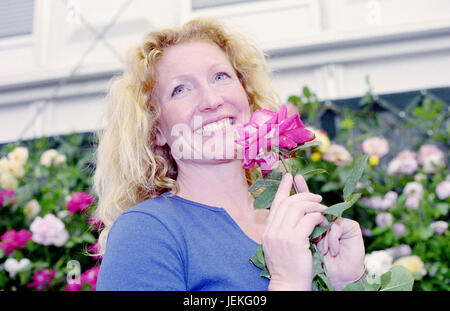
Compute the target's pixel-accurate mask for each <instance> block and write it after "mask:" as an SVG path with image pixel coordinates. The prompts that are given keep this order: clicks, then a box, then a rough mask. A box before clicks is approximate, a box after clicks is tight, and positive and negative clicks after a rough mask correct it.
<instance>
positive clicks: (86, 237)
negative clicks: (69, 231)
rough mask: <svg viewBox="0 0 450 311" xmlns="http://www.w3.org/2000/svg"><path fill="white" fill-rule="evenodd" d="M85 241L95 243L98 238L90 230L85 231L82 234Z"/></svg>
mask: <svg viewBox="0 0 450 311" xmlns="http://www.w3.org/2000/svg"><path fill="white" fill-rule="evenodd" d="M81 238H82V239H83V241H85V242H88V243H94V242H95V241H96V240H97V239H96V238H95V237H94V236H93V235H92V234H91V233H89V232H85V233H83V234H82V235H81Z"/></svg>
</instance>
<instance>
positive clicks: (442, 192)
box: [436, 180, 450, 200]
mask: <svg viewBox="0 0 450 311" xmlns="http://www.w3.org/2000/svg"><path fill="white" fill-rule="evenodd" d="M436 195H437V197H438V198H439V200H445V199H447V198H448V197H450V181H449V180H444V181H441V182H440V183H438V184H437V185H436Z"/></svg>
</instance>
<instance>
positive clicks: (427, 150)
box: [418, 144, 445, 173]
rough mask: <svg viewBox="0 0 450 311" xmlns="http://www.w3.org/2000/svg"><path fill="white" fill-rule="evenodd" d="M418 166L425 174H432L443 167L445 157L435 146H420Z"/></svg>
mask: <svg viewBox="0 0 450 311" xmlns="http://www.w3.org/2000/svg"><path fill="white" fill-rule="evenodd" d="M418 160H419V164H420V165H422V166H423V170H424V171H425V173H434V172H436V171H437V170H438V169H440V168H442V167H445V155H444V152H442V150H440V149H439V148H438V147H437V146H435V145H430V144H427V145H422V146H421V147H420V149H419V159H418Z"/></svg>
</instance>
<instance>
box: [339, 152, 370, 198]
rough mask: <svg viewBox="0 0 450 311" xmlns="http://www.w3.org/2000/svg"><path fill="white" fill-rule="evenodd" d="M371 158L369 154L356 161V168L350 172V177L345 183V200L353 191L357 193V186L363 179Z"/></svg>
mask: <svg viewBox="0 0 450 311" xmlns="http://www.w3.org/2000/svg"><path fill="white" fill-rule="evenodd" d="M368 158H369V154H365V155H363V156H361V157H359V158H358V160H356V163H355V166H354V167H353V169H352V171H351V172H350V176H349V177H348V178H347V180H346V181H345V186H344V199H347V198H348V197H349V196H350V195H351V194H352V193H353V191H355V188H356V184H357V183H358V181H359V179H360V178H361V176H362V174H363V172H364V168H365V167H366V163H367V159H368Z"/></svg>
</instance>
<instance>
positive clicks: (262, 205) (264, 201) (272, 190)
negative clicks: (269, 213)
mask: <svg viewBox="0 0 450 311" xmlns="http://www.w3.org/2000/svg"><path fill="white" fill-rule="evenodd" d="M277 190H278V185H272V186H268V187H267V188H266V190H264V191H263V192H261V194H260V195H258V196H257V197H256V199H255V201H254V202H253V206H254V208H255V209H268V208H270V206H271V205H272V202H273V199H274V198H275V194H276V193H277Z"/></svg>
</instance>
